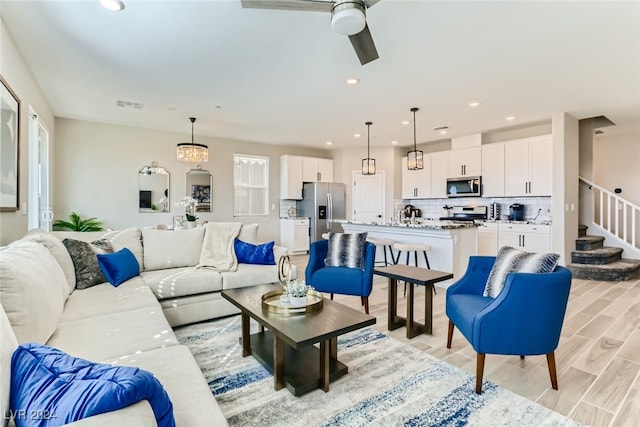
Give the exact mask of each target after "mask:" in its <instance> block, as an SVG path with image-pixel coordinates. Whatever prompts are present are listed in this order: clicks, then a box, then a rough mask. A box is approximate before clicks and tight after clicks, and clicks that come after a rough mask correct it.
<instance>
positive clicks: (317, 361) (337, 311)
mask: <svg viewBox="0 0 640 427" xmlns="http://www.w3.org/2000/svg"><path fill="white" fill-rule="evenodd" d="M277 289H281V288H280V287H278V286H275V285H262V286H253V287H250V288H240V289H230V290H224V291H222V296H223V297H224V298H225V299H226V300H228V301H229V302H231V303H232V304H233V305H235V306H236V307H238V308H239V309H240V311H241V313H242V356H243V357H246V356H248V355H250V354H251V355H253V357H255V358H256V359H257V360H258V361H259V362H260V363H261V364H262V365H263V366H264V367H265V368H267V369H268V370H269V372H271V373H272V374H273V388H274V389H276V390H280V389H281V388H283V387H287V389H288V390H289V391H290V392H291V393H292V394H293V395H295V396H301V395H303V394H305V393H308V392H310V391H312V390H315V389H317V388H321V389H322V390H324V391H325V392H327V391H329V382H331V381H335V380H337V379H338V378H340V377H342V376H343V375H346V373H347V371H348V367H347V365H345V364H344V363H342V362H340V361H339V360H338V336H339V335H343V334H346V333H347V332H351V331H355V330H358V329H361V328H364V327H365V326H370V325H373V324H375V323H376V318H375V317H372V316H369V315H368V314H365V313H363V312H360V311H357V310H354V309H352V308H349V307H346V306H344V305H342V304H340V303H337V302H334V301H331V300H328V299H326V298H325V299H324V302H323V304H324V306H323V308H322V310H319V311H316V312H313V313H304V314H298V315H290V316H287V315H283V314H278V313H272V312H269V311H266V310H263V309H262V295H264V294H265V293H266V292H268V291H273V290H277ZM250 319H254V320H255V321H256V322H258V324H259V325H260V326H261V327H260V331H259V332H258V333H255V334H252V335H250V333H249V322H250ZM264 328H266V330H265V329H264ZM316 343H319V344H320V348H318V347H316V346H314V344H316ZM285 344H286V345H285Z"/></svg>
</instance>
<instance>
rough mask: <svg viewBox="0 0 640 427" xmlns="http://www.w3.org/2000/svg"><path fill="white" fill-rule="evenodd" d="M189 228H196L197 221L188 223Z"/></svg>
mask: <svg viewBox="0 0 640 427" xmlns="http://www.w3.org/2000/svg"><path fill="white" fill-rule="evenodd" d="M186 224H187V228H195V226H196V222H195V221H187V222H186Z"/></svg>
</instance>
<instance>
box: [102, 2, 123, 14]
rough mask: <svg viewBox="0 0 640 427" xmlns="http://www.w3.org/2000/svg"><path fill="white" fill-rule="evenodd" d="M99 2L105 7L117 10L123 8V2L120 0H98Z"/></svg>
mask: <svg viewBox="0 0 640 427" xmlns="http://www.w3.org/2000/svg"><path fill="white" fill-rule="evenodd" d="M100 4H101V5H102V7H104V8H105V9H109V10H113V11H115V12H118V11H120V10H122V9H124V3H122V1H121V0H100Z"/></svg>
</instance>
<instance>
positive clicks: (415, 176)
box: [402, 156, 431, 199]
mask: <svg viewBox="0 0 640 427" xmlns="http://www.w3.org/2000/svg"><path fill="white" fill-rule="evenodd" d="M429 169H430V165H429V156H424V169H419V170H409V169H407V158H406V157H403V158H402V198H403V199H426V198H428V197H431V183H430V181H431V176H430V174H429Z"/></svg>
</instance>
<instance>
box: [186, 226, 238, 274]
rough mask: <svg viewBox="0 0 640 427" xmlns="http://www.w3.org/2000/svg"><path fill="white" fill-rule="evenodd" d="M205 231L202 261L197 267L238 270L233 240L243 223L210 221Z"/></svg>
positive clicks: (201, 254) (201, 253)
mask: <svg viewBox="0 0 640 427" xmlns="http://www.w3.org/2000/svg"><path fill="white" fill-rule="evenodd" d="M205 227H206V229H205V232H204V241H203V242H202V252H200V262H199V263H198V265H197V266H196V268H210V269H212V270H216V271H236V270H237V269H238V259H237V258H236V252H235V250H234V249H233V242H234V240H235V238H236V237H238V234H239V233H240V228H241V227H242V223H239V222H210V223H208V224H207V225H206V226H205Z"/></svg>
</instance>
